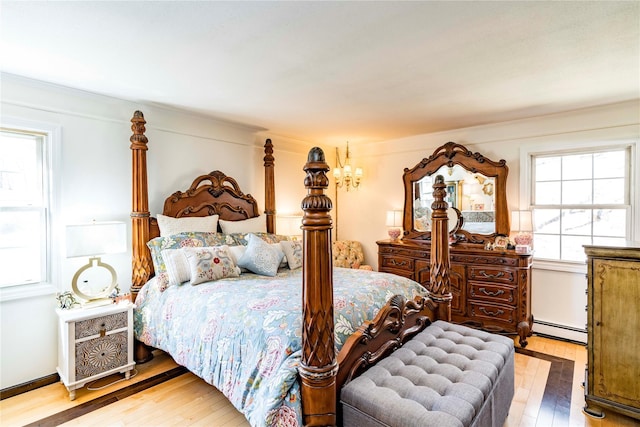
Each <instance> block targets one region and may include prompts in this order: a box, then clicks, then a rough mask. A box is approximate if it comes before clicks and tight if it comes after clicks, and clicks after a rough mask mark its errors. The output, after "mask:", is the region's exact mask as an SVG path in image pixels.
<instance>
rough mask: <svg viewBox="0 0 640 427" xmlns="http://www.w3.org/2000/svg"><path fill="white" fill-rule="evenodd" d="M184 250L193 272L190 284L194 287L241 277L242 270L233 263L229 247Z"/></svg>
mask: <svg viewBox="0 0 640 427" xmlns="http://www.w3.org/2000/svg"><path fill="white" fill-rule="evenodd" d="M182 250H183V251H184V254H185V256H186V257H187V261H188V262H189V268H190V270H191V281H190V282H189V283H191V284H192V285H197V284H199V283H203V282H210V281H212V280H218V279H223V278H225V277H238V276H239V275H240V269H239V268H238V267H237V266H236V264H235V263H234V262H233V259H232V258H231V255H229V247H228V246H226V245H223V246H212V247H204V248H183V249H182Z"/></svg>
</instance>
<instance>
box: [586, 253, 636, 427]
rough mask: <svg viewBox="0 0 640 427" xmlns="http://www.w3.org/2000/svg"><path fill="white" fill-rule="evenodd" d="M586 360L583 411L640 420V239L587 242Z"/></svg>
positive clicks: (599, 415)
mask: <svg viewBox="0 0 640 427" xmlns="http://www.w3.org/2000/svg"><path fill="white" fill-rule="evenodd" d="M585 252H586V254H587V301H588V303H587V333H588V347H587V348H588V361H587V370H586V382H585V388H584V390H585V401H586V406H585V408H584V409H585V412H586V413H588V414H590V415H593V416H595V417H602V416H604V413H603V409H610V410H612V411H616V412H620V413H622V414H625V415H628V416H631V417H634V418H636V419H640V338H639V331H640V242H629V243H627V244H626V245H623V246H618V247H614V246H585Z"/></svg>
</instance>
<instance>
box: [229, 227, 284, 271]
mask: <svg viewBox="0 0 640 427" xmlns="http://www.w3.org/2000/svg"><path fill="white" fill-rule="evenodd" d="M248 240H249V244H248V245H247V250H246V252H245V253H244V255H242V257H240V259H239V260H238V266H240V267H244V268H246V269H247V270H249V271H252V272H254V273H256V274H261V275H263V276H275V275H276V273H277V272H278V266H279V265H280V260H281V259H282V256H283V253H282V252H281V251H279V250H278V249H276V248H274V247H273V246H271V245H270V244H269V243H267V242H265V241H264V240H262V239H261V238H259V237H258V236H255V235H253V234H249V237H248Z"/></svg>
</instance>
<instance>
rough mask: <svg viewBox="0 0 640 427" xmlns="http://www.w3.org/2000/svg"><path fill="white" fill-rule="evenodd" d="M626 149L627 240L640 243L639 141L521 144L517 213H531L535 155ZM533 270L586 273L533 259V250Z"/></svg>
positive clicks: (577, 137) (588, 139) (593, 138)
mask: <svg viewBox="0 0 640 427" xmlns="http://www.w3.org/2000/svg"><path fill="white" fill-rule="evenodd" d="M627 147H628V148H629V151H630V154H629V163H630V165H629V205H630V206H631V208H630V212H629V223H628V227H627V237H628V238H629V239H630V240H640V236H638V234H639V232H640V209H639V207H638V201H640V185H638V180H639V175H638V168H639V167H640V153H639V152H638V141H637V140H636V139H632V138H625V137H621V138H619V139H618V138H614V139H604V138H603V139H601V140H600V139H598V137H597V136H596V135H591V136H589V137H585V139H584V140H580V135H574V138H571V140H568V141H545V142H538V143H535V142H534V143H528V144H523V145H522V146H521V147H520V200H519V208H518V209H520V210H530V209H531V205H532V203H531V202H532V197H533V193H532V180H533V175H532V173H533V171H532V158H533V157H534V156H538V155H565V154H571V153H575V152H579V151H598V150H609V149H620V148H627ZM533 267H534V268H539V269H545V270H555V271H566V272H573V273H586V264H585V263H580V262H571V261H560V260H558V261H554V260H540V259H536V256H535V248H534V254H533Z"/></svg>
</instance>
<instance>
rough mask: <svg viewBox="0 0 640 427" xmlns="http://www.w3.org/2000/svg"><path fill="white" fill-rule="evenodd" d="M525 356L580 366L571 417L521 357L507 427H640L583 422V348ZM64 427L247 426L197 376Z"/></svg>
mask: <svg viewBox="0 0 640 427" xmlns="http://www.w3.org/2000/svg"><path fill="white" fill-rule="evenodd" d="M527 350H532V351H534V352H539V353H544V354H547V355H551V356H556V357H559V358H562V359H569V360H573V361H575V363H574V368H573V369H574V373H573V383H572V385H571V401H570V414H569V416H568V417H567V416H565V417H560V416H557V413H556V416H554V413H553V411H554V409H553V408H551V407H550V406H549V405H548V402H547V403H545V402H543V395H545V387H546V385H547V381H548V379H549V373H550V372H551V366H552V362H549V361H547V360H543V359H540V358H535V357H529V356H526V355H523V354H518V353H516V359H515V362H516V376H515V397H514V400H513V402H512V404H511V410H510V413H509V418H508V419H507V422H506V423H505V427H516V426H519V427H529V426H537V427H560V426H570V427H574V426H587V427H609V426H616V427H618V426H621V427H623V426H636V427H637V426H640V422H638V421H636V420H634V419H632V418H628V417H625V416H622V415H618V414H616V413H614V412H611V411H607V415H606V417H605V418H604V419H602V420H596V419H593V418H590V417H588V416H586V415H584V413H583V412H582V407H583V405H584V397H583V389H582V381H583V379H584V367H585V363H586V358H587V354H586V350H585V348H584V346H581V345H576V344H571V343H566V342H563V341H557V340H550V339H547V338H541V337H531V338H530V340H529V345H528V346H527ZM174 367H176V364H175V362H173V360H172V359H171V358H170V357H168V356H167V355H165V354H164V353H160V352H158V353H157V354H156V357H155V358H154V360H153V361H152V362H150V363H147V364H144V365H138V366H137V367H136V369H137V371H138V374H137V375H136V376H135V377H134V378H133V379H131V380H129V381H122V382H119V383H117V384H114V385H111V386H109V387H107V388H104V389H102V390H96V391H88V390H86V389H82V390H78V391H77V397H76V400H75V401H73V402H71V401H69V398H68V393H67V391H66V389H65V388H64V386H63V385H62V384H59V383H57V384H51V385H49V386H46V387H42V388H39V389H37V390H33V391H30V392H28V393H24V394H21V395H18V396H14V397H11V398H9V399H5V400H3V401H0V424H1V425H2V426H24V425H26V424H30V423H36V422H38V421H39V420H42V419H44V418H46V417H48V416H51V415H54V414H57V413H60V412H62V411H65V410H67V409H71V408H75V407H80V406H81V405H83V404H84V405H87V404H88V403H89V402H91V401H92V400H93V399H96V397H98V396H104V395H107V394H109V393H111V392H114V391H115V390H118V389H121V388H123V387H127V386H129V385H131V384H132V383H134V382H139V381H143V380H145V379H147V378H150V377H152V376H154V375H157V374H159V373H161V372H165V371H168V370H170V369H172V368H174ZM113 380H114V377H110V378H108V379H103V380H100V381H99V382H98V383H95V384H94V385H93V387H94V388H97V387H99V386H100V385H104V384H107V383H108V382H110V381H113ZM547 396H548V395H547ZM565 412H566V411H565ZM43 424H44V423H43ZM60 425H63V426H88V425H91V426H125V425H129V426H183V425H203V426H233V427H235V426H248V425H249V423H248V422H247V421H246V419H245V418H244V417H243V416H242V414H240V413H239V412H238V411H237V410H236V409H235V408H234V407H233V406H232V405H231V404H230V403H229V402H228V400H227V399H226V398H225V397H224V396H222V394H221V393H220V392H218V391H217V390H216V389H215V388H213V387H211V386H210V385H208V384H206V383H205V382H204V381H202V380H200V379H199V378H197V377H196V376H194V375H193V374H191V373H186V374H183V375H180V376H178V377H176V378H173V379H170V380H168V381H165V382H163V383H162V384H159V385H156V386H154V387H151V388H148V389H146V390H144V391H141V392H138V393H135V394H133V395H131V396H129V397H126V398H124V399H121V400H118V401H116V402H114V403H111V404H108V405H106V406H104V407H101V408H99V409H95V410H92V411H91V412H89V413H87V414H85V415H82V416H79V417H77V418H74V419H72V420H70V421H67V422H66V423H63V424H60Z"/></svg>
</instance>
